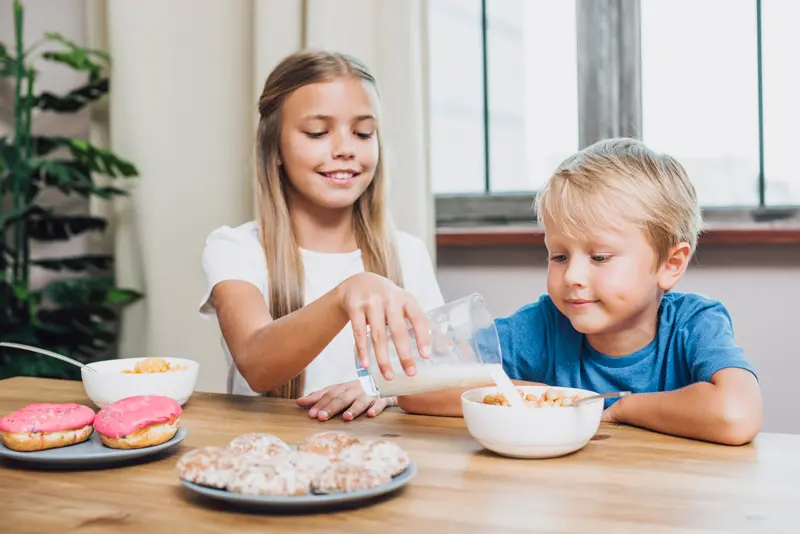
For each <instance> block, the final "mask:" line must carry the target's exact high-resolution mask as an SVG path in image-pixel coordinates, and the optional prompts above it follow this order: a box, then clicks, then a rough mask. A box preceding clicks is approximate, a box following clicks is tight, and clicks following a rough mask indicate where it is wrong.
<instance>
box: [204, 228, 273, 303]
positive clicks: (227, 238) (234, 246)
mask: <svg viewBox="0 0 800 534" xmlns="http://www.w3.org/2000/svg"><path fill="white" fill-rule="evenodd" d="M202 263H203V273H204V275H205V281H206V291H205V293H204V295H203V298H202V299H201V300H200V309H199V311H200V315H201V316H203V317H214V316H215V315H216V310H215V307H214V298H213V297H212V296H211V291H212V290H213V289H214V286H216V285H217V284H218V283H220V282H223V281H225V280H242V281H244V282H249V283H251V284H253V285H254V286H256V288H258V290H259V291H261V292H262V293H263V292H264V286H265V285H266V275H267V273H266V265H265V261H264V259H263V253H262V252H261V247H260V245H259V244H258V242H257V241H255V240H253V238H252V236H249V235H246V234H244V233H243V232H242V230H241V229H233V228H230V227H229V226H222V227H220V228H217V229H216V230H214V231H213V232H211V234H209V236H208V237H207V238H206V243H205V247H204V249H203V257H202Z"/></svg>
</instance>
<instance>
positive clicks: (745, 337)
mask: <svg viewBox="0 0 800 534" xmlns="http://www.w3.org/2000/svg"><path fill="white" fill-rule="evenodd" d="M438 260H439V271H438V274H439V283H440V284H441V287H442V292H443V293H444V296H445V298H446V299H454V298H457V297H460V296H463V295H465V294H467V293H471V292H478V293H480V294H482V295H483V296H484V297H485V298H486V300H487V302H488V304H489V306H490V309H491V311H492V312H493V313H494V314H495V315H498V316H501V315H506V314H510V313H512V312H513V311H514V310H515V309H516V308H518V307H519V306H521V305H523V304H525V303H527V302H530V301H531V300H534V299H535V298H536V297H537V296H538V295H539V294H540V293H542V292H544V291H545V277H546V269H547V267H546V254H545V249H544V247H525V248H523V247H492V248H469V249H466V248H465V249H457V248H441V247H440V248H439V256H438ZM798 281H800V248H793V247H791V246H749V247H730V246H708V247H701V249H700V251H699V253H698V255H697V257H696V258H695V261H694V263H693V265H692V266H691V267H690V269H689V271H688V273H687V275H686V277H685V278H684V279H683V280H682V281H681V282H680V284H679V285H678V287H677V288H676V289H678V290H680V291H694V292H699V293H703V294H705V295H707V296H709V297H712V298H717V299H720V300H721V301H722V302H724V303H725V305H726V306H727V307H728V309H729V311H730V313H731V315H732V317H733V321H734V329H735V334H736V339H737V341H738V342H739V343H740V345H741V346H742V347H743V348H744V350H745V352H746V354H747V355H748V357H749V358H750V359H751V361H752V363H753V365H754V366H755V367H756V371H757V372H758V373H759V379H760V383H761V387H762V392H763V396H764V430H765V431H770V432H790V433H800V415H798V413H797V410H796V409H795V408H796V407H797V406H798V402H797V400H796V398H795V396H794V393H795V391H794V380H795V379H796V377H797V376H800V359H798V358H797V357H796V352H797V351H796V347H797V341H796V337H795V335H796V334H795V332H794V328H797V322H796V321H797V317H798V313H797V306H796V303H797V302H800V283H798Z"/></svg>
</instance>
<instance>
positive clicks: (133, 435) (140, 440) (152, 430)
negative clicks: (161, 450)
mask: <svg viewBox="0 0 800 534" xmlns="http://www.w3.org/2000/svg"><path fill="white" fill-rule="evenodd" d="M181 413H182V410H181V406H180V404H178V403H177V401H175V400H174V399H171V398H169V397H163V396H160V395H142V396H137V397H127V398H125V399H120V400H118V401H117V402H112V403H111V404H109V405H107V406H105V407H104V408H102V409H101V410H100V411H99V412H97V416H96V417H95V418H94V429H95V430H96V431H97V433H98V434H99V435H100V441H102V442H103V444H104V445H106V446H107V447H112V448H114V449H140V448H143V447H152V446H153V445H159V444H161V443H164V442H167V441H169V440H171V439H172V437H173V436H174V435H175V433H176V432H177V431H178V426H179V424H180V416H181Z"/></svg>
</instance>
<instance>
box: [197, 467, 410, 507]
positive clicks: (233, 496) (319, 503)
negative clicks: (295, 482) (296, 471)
mask: <svg viewBox="0 0 800 534" xmlns="http://www.w3.org/2000/svg"><path fill="white" fill-rule="evenodd" d="M416 474H417V466H416V464H414V463H413V462H412V463H411V464H409V466H408V467H406V470H405V471H403V472H402V473H400V474H399V475H397V476H395V477H393V478H392V480H391V481H389V483H388V484H384V485H383V486H378V487H377V488H370V489H365V490H359V491H351V492H349V493H333V494H329V495H302V496H298V497H275V496H271V495H245V494H242V493H233V492H230V491H225V490H220V489H214V488H207V487H205V486H199V485H197V484H194V483H192V482H188V481H186V480H183V479H181V484H183V485H184V486H186V487H187V488H189V489H190V490H191V491H193V492H195V493H198V494H200V495H202V496H204V497H208V498H210V499H215V500H218V501H223V502H225V503H229V504H234V505H237V506H241V507H244V508H251V509H255V510H259V511H265V512H290V513H297V512H320V511H324V510H327V509H330V508H340V507H354V506H362V505H365V504H368V503H369V502H370V501H371V500H373V499H376V498H378V497H381V496H383V495H386V494H388V493H391V492H394V491H397V490H399V489H400V488H402V487H403V486H405V485H406V484H408V483H409V482H410V481H411V479H412V478H414V476H415V475H416Z"/></svg>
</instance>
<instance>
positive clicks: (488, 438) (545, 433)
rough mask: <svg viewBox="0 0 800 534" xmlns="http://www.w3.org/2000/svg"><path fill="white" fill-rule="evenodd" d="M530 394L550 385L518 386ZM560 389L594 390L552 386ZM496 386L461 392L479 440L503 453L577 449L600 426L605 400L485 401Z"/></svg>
mask: <svg viewBox="0 0 800 534" xmlns="http://www.w3.org/2000/svg"><path fill="white" fill-rule="evenodd" d="M517 389H521V390H523V391H524V392H525V393H526V394H528V393H533V394H534V395H536V396H537V397H541V395H542V393H544V392H545V391H547V390H548V389H550V388H549V387H547V386H517ZM552 389H555V390H556V391H558V392H563V393H566V394H569V395H570V396H571V395H575V394H576V393H579V394H581V396H584V397H588V396H590V395H596V393H595V392H593V391H587V390H583V389H570V388H558V387H556V388H552ZM498 393H499V390H498V389H497V388H496V387H486V388H479V389H471V390H469V391H466V392H464V393H463V394H462V395H461V408H462V409H463V412H464V421H465V422H466V424H467V430H469V433H470V434H471V435H472V437H473V438H475V439H476V440H477V441H478V443H480V444H481V445H483V446H484V447H486V448H487V449H489V450H491V451H494V452H496V453H498V454H501V455H503V456H511V457H514V458H554V457H556V456H563V455H565V454H569V453H571V452H574V451H577V450H578V449H581V448H583V447H584V445H586V444H587V443H588V442H589V440H590V439H592V436H594V435H595V433H596V432H597V429H598V427H599V426H600V418H601V417H602V415H603V404H604V403H603V400H602V399H601V400H598V401H595V402H589V403H586V404H582V405H580V406H577V407H569V406H567V407H558V408H530V407H528V408H526V409H516V408H513V407H511V406H493V405H490V404H484V403H483V398H484V397H485V396H486V395H488V394H493V395H496V394H498Z"/></svg>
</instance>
